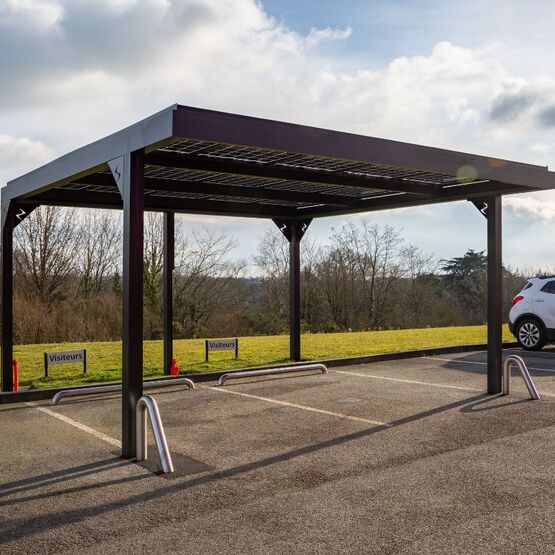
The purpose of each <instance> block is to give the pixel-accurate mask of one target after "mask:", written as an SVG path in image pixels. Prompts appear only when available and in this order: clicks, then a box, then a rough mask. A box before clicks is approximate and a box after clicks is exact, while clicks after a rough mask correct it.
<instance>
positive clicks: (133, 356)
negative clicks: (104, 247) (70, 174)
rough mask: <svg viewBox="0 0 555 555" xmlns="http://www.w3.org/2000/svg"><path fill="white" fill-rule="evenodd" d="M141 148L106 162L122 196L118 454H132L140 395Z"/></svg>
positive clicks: (142, 177) (141, 381)
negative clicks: (120, 443)
mask: <svg viewBox="0 0 555 555" xmlns="http://www.w3.org/2000/svg"><path fill="white" fill-rule="evenodd" d="M144 160H145V159H144V151H143V150H137V151H135V152H132V153H130V154H128V155H125V156H122V157H120V158H118V159H116V160H112V161H111V162H110V168H111V170H112V173H113V175H114V178H115V180H116V184H117V185H118V187H119V189H120V192H121V195H122V197H123V334H122V343H123V346H122V456H123V457H124V458H126V459H132V458H134V457H135V456H136V441H135V440H136V429H137V426H136V406H137V402H138V401H139V399H140V398H141V397H142V396H143V290H144V286H143V256H144V254H143V242H144V238H143V232H144Z"/></svg>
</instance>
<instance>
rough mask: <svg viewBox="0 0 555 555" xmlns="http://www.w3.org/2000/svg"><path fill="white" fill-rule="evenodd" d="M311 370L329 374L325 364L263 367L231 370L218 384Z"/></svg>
mask: <svg viewBox="0 0 555 555" xmlns="http://www.w3.org/2000/svg"><path fill="white" fill-rule="evenodd" d="M309 370H320V372H322V374H327V373H328V369H327V368H326V366H325V365H324V364H320V363H318V364H303V365H299V366H285V367H283V368H263V369H261V370H243V371H241V372H229V373H227V374H224V375H223V376H222V377H221V378H220V379H219V380H218V386H222V385H224V383H225V382H226V381H227V380H230V379H234V378H237V379H238V378H250V377H253V376H269V375H272V374H289V373H292V372H307V371H309Z"/></svg>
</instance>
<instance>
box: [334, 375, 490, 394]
mask: <svg viewBox="0 0 555 555" xmlns="http://www.w3.org/2000/svg"><path fill="white" fill-rule="evenodd" d="M328 372H336V373H338V374H347V375H349V376H359V377H361V378H372V379H374V380H389V381H392V382H401V383H411V384H416V385H429V386H432V387H444V388H447V389H460V390H462V391H478V392H483V391H484V390H483V389H475V388H473V387H463V386H461V385H448V384H443V383H430V382H419V381H416V380H405V379H402V378H391V377H389V376H376V375H375V374H362V373H359V372H347V371H346V370H328Z"/></svg>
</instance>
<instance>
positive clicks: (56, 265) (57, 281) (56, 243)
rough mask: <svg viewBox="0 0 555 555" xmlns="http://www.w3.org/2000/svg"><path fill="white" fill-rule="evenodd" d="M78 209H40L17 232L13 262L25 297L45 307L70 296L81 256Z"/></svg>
mask: <svg viewBox="0 0 555 555" xmlns="http://www.w3.org/2000/svg"><path fill="white" fill-rule="evenodd" d="M79 242H80V230H79V225H78V222H77V218H76V211H75V209H68V208H57V207H52V206H41V207H39V208H37V209H36V210H35V211H34V212H33V213H32V214H31V215H30V216H29V217H28V218H27V219H26V220H25V221H24V222H22V223H21V224H20V225H19V226H18V227H17V228H16V230H15V233H14V262H15V269H16V272H17V273H18V274H19V277H20V278H21V280H22V282H23V285H24V287H23V289H22V291H23V292H24V294H25V295H27V296H33V295H36V296H37V297H38V299H39V300H40V301H41V302H43V303H45V304H46V305H50V304H52V303H53V302H54V301H57V300H60V299H63V298H65V297H67V295H68V291H69V287H68V284H69V282H70V280H71V278H72V277H73V276H74V273H75V270H76V267H77V263H78V257H77V245H78V244H79Z"/></svg>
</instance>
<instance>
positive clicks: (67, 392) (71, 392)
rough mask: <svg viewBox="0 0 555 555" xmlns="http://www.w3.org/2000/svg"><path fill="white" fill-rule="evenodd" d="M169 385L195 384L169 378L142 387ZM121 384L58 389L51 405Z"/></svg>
mask: <svg viewBox="0 0 555 555" xmlns="http://www.w3.org/2000/svg"><path fill="white" fill-rule="evenodd" d="M170 385H187V386H188V387H189V389H195V384H194V382H193V381H192V380H190V379H189V378H172V379H169V380H152V381H146V382H143V389H151V388H154V387H167V386H170ZM121 387H122V386H121V384H114V385H98V386H95V387H81V388H77V389H64V390H63V391H58V393H56V394H55V395H54V397H52V400H51V401H50V404H51V405H57V404H58V403H59V402H60V401H61V400H62V399H64V398H65V397H81V396H83V395H95V394H98V393H110V392H112V391H121Z"/></svg>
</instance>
